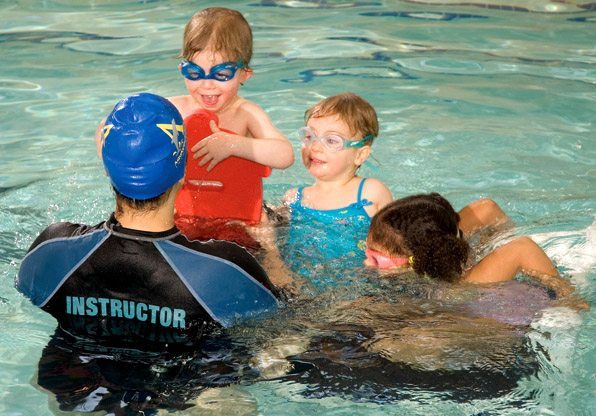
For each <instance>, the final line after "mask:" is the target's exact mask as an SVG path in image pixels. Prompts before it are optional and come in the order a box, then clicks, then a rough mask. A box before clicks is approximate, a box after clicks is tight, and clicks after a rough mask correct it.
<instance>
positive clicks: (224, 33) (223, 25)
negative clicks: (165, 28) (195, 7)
mask: <svg viewBox="0 0 596 416" xmlns="http://www.w3.org/2000/svg"><path fill="white" fill-rule="evenodd" d="M205 49H211V50H212V51H214V52H219V53H220V54H222V55H223V56H224V57H225V59H228V60H230V61H234V62H238V61H241V62H242V63H243V64H244V65H246V66H248V64H250V60H251V58H252V30H251V29H250V25H249V24H248V22H247V21H246V19H245V18H244V16H242V13H240V12H238V11H237V10H232V9H227V8H224V7H209V8H206V9H203V10H200V11H198V12H197V13H195V14H194V15H193V17H191V19H190V20H189V21H188V23H187V24H186V27H185V28H184V40H183V44H182V57H183V58H184V59H186V60H191V59H192V57H193V55H194V54H195V53H197V52H201V51H203V50H205Z"/></svg>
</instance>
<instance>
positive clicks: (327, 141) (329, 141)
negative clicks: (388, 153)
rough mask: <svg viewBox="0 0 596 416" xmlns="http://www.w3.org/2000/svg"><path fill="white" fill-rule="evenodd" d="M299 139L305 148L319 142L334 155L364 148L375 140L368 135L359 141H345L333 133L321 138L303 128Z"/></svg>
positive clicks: (310, 130)
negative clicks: (343, 151) (341, 151)
mask: <svg viewBox="0 0 596 416" xmlns="http://www.w3.org/2000/svg"><path fill="white" fill-rule="evenodd" d="M298 137H299V138H300V140H301V141H302V144H303V145H304V146H311V145H313V144H314V143H315V142H316V141H319V142H321V144H322V145H323V147H324V148H325V149H327V150H329V151H330V152H333V153H335V152H339V151H340V150H343V149H350V148H360V147H364V146H366V144H367V143H368V142H370V141H371V140H372V139H374V136H373V135H372V134H367V135H366V136H364V138H363V139H361V140H358V141H356V140H348V139H344V138H343V137H341V136H340V135H339V134H333V133H332V134H326V135H324V136H320V137H319V136H317V135H316V134H315V132H314V130H313V129H311V128H310V127H302V128H301V129H300V130H298Z"/></svg>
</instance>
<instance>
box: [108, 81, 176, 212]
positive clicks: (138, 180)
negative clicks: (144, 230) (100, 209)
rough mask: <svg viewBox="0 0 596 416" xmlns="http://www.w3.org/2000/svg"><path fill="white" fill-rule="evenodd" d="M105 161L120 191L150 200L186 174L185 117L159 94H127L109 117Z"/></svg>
mask: <svg viewBox="0 0 596 416" xmlns="http://www.w3.org/2000/svg"><path fill="white" fill-rule="evenodd" d="M101 146H102V159H103V163H104V167H105V169H106V172H107V173H108V176H109V177H110V181H111V182H112V186H113V187H114V189H115V190H116V192H117V193H119V194H121V195H123V196H125V197H127V198H130V199H133V200H140V201H144V200H149V199H152V198H155V197H158V196H160V195H161V194H163V193H165V192H166V191H168V190H169V189H170V188H171V187H172V186H173V185H174V184H176V182H178V181H179V180H180V179H182V177H183V176H184V168H185V165H186V140H185V137H184V124H183V120H182V116H181V115H180V113H179V112H178V110H177V109H176V107H174V105H173V104H172V103H170V102H169V101H168V100H166V99H165V98H163V97H160V96H158V95H155V94H149V93H141V94H136V95H132V96H130V97H127V98H124V99H123V100H121V101H120V102H118V104H116V106H115V107H114V109H113V110H112V112H111V113H110V115H109V116H108V118H107V119H106V122H105V125H104V130H103V134H102V144H101Z"/></svg>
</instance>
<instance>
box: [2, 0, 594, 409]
mask: <svg viewBox="0 0 596 416" xmlns="http://www.w3.org/2000/svg"><path fill="white" fill-rule="evenodd" d="M221 4H222V3H221V2H220V3H218V2H213V1H205V2H200V4H199V3H198V2H193V1H188V0H183V1H159V0H156V1H131V0H127V1H115V0H109V1H101V2H100V1H90V2H86V3H83V2H79V1H76V0H48V1H29V0H21V1H16V2H10V3H8V2H6V3H2V4H1V5H0V14H1V15H2V16H3V18H2V20H1V21H0V52H1V54H2V65H0V107H1V111H0V117H1V126H2V133H1V136H0V166H2V170H1V171H0V327H1V328H2V330H1V331H0V414H6V415H33V414H35V415H46V414H53V413H55V412H57V410H56V409H57V405H56V404H55V403H54V400H53V399H52V398H51V397H52V396H51V395H48V394H47V393H46V392H44V391H43V390H42V389H40V388H39V387H38V386H37V385H36V379H37V377H36V371H37V370H36V369H37V364H38V361H39V359H40V356H41V354H42V350H43V349H44V347H45V346H46V344H48V341H49V340H50V336H51V334H52V333H53V331H54V328H55V322H54V321H53V319H52V318H50V317H48V316H47V315H46V314H44V313H42V312H41V311H39V310H38V309H36V308H35V307H33V306H32V305H31V304H30V303H29V302H28V301H27V300H25V299H24V298H23V297H22V296H21V295H20V294H18V293H17V291H16V290H15V289H14V277H15V275H16V272H17V269H18V265H19V262H20V259H21V258H22V257H23V255H24V254H25V252H26V250H27V248H28V247H29V245H30V244H31V242H32V241H33V239H34V238H35V237H36V236H37V233H38V232H39V231H40V230H41V229H42V228H43V227H45V226H46V225H48V224H49V223H52V222H55V221H61V220H65V221H78V222H87V223H95V222H98V221H101V220H103V219H104V218H106V216H107V215H108V214H109V212H110V211H111V210H112V208H113V207H112V195H111V193H110V189H109V185H108V182H107V180H106V178H105V176H104V175H103V173H102V169H101V166H100V164H99V161H98V159H97V156H96V153H95V147H94V144H93V135H94V130H95V127H96V125H97V123H98V121H99V120H100V119H101V118H102V117H104V116H105V115H106V114H107V112H108V111H109V110H110V109H111V107H112V106H113V105H114V103H115V102H116V101H117V100H118V99H120V98H122V97H124V96H126V95H128V94H131V93H133V92H138V91H151V92H155V93H158V94H161V95H164V96H171V95H178V94H182V93H184V84H183V82H182V80H181V78H180V76H179V74H178V72H177V69H176V66H177V63H178V58H177V55H178V53H179V48H180V43H181V38H182V30H183V26H184V24H185V22H186V21H187V19H188V18H189V17H190V16H191V15H192V13H194V12H195V11H196V10H197V9H198V8H202V7H207V6H215V5H221ZM227 5H229V7H234V8H237V9H238V10H240V11H241V12H243V13H244V14H245V16H246V17H247V19H248V20H249V22H250V23H251V25H252V27H253V31H254V38H255V45H254V49H255V50H254V55H253V56H254V57H253V62H252V66H253V67H254V71H255V72H254V76H253V77H252V78H251V79H250V80H249V81H248V82H247V83H246V85H245V86H244V87H243V89H242V90H241V94H242V95H243V96H245V97H246V98H249V99H251V100H253V101H255V102H257V103H258V104H259V105H261V106H262V107H263V108H264V109H265V110H266V111H267V112H268V113H269V115H270V116H271V118H272V120H273V121H274V122H275V124H276V125H277V126H278V127H279V128H280V129H281V130H282V131H283V132H284V133H285V134H286V135H287V136H288V137H290V139H291V140H292V142H293V143H294V145H295V149H296V151H297V153H296V155H297V156H299V154H298V141H297V138H296V135H295V134H294V132H295V131H296V130H297V129H298V128H299V127H300V126H301V124H302V117H303V113H304V110H305V109H306V108H307V107H308V106H310V105H312V104H314V103H315V102H316V101H318V100H319V99H320V98H322V97H325V96H328V95H332V94H336V93H338V92H341V91H346V90H349V91H353V92H355V93H358V94H360V95H362V96H364V97H365V98H366V99H367V100H369V101H370V102H371V103H372V104H373V105H374V106H375V108H376V109H377V111H378V113H379V118H380V122H381V136H380V139H379V140H377V141H376V142H375V147H374V153H373V154H374V158H375V159H376V161H370V162H367V164H366V165H365V166H364V167H363V169H362V170H363V174H364V175H365V176H377V177H379V178H381V179H382V180H383V181H384V182H385V183H387V184H388V186H389V187H390V188H391V190H392V192H393V194H394V196H396V197H399V196H404V195H408V194H412V193H418V192H430V191H438V192H441V193H443V194H444V195H445V196H446V197H447V198H448V199H450V200H451V201H452V202H453V203H454V205H455V206H456V207H458V208H459V207H462V206H463V205H465V204H466V203H468V202H470V201H472V200H474V199H476V198H479V197H491V198H493V199H495V200H496V201H497V202H498V203H499V204H501V205H502V206H503V208H504V209H505V211H506V212H507V213H508V214H509V215H510V216H511V217H512V219H513V220H514V222H515V223H516V226H517V229H516V233H519V234H529V235H531V236H532V237H533V238H534V239H535V240H536V241H537V242H539V244H540V245H541V246H542V247H543V248H545V250H546V251H547V253H548V254H549V255H550V256H551V257H552V258H553V259H554V260H555V262H556V263H557V266H558V268H559V270H560V271H561V272H562V273H564V274H565V275H566V276H567V277H568V278H570V279H571V280H572V282H573V283H574V284H575V285H576V287H577V290H578V291H579V293H580V294H581V295H582V296H583V297H584V298H585V299H587V301H588V302H589V303H591V304H592V305H593V304H594V302H595V301H596V283H595V280H596V273H595V270H594V268H595V265H596V219H595V212H596V209H595V208H596V189H595V185H594V183H596V167H595V166H596V134H595V131H594V120H595V117H594V114H596V105H595V101H596V89H595V84H596V69H595V67H594V64H595V57H596V49H595V43H594V39H595V38H596V36H595V35H596V27H595V24H596V13H595V7H594V4H593V3H590V2H587V1H585V2H582V1H573V2H572V1H569V2H566V1H542V0H526V1H524V0H508V1H488V2H476V3H474V2H460V1H450V0H442V1H431V0H429V1H424V0H422V1H381V0H371V1H342V0H338V1H328V2H324V1H278V0H269V1H259V0H255V1H238V2H227ZM309 182H310V180H309V177H308V175H307V173H306V172H305V170H304V169H303V167H302V166H301V164H300V161H299V158H297V162H296V164H295V165H294V166H292V167H291V168H289V169H287V170H285V171H276V172H274V173H273V175H272V176H271V177H270V178H269V179H267V180H266V183H265V197H266V199H267V201H269V202H270V203H272V204H277V203H279V201H280V198H281V196H282V195H283V193H284V192H285V190H286V189H288V188H290V187H293V186H295V185H298V184H308V183H309ZM382 289H383V287H382V286H381V289H379V290H382ZM398 289H399V288H398ZM398 289H396V288H391V289H388V288H387V290H388V291H390V290H393V291H395V290H398ZM398 292H399V290H398ZM346 293H347V294H342V292H341V291H340V292H338V294H336V295H335V296H336V298H335V300H337V299H341V300H351V299H352V298H353V293H352V292H349V291H348V292H346ZM392 293H396V292H392ZM390 300H391V299H390ZM392 301H393V302H394V303H395V302H397V305H395V304H391V302H390V305H389V306H387V307H386V308H384V309H382V310H371V309H370V308H368V306H367V307H364V308H362V309H358V310H359V315H358V316H356V315H355V314H354V313H351V312H350V311H351V309H350V308H345V309H341V308H340V310H335V311H334V314H331V315H330V314H326V313H325V311H324V307H325V306H329V305H330V303H327V302H328V301H325V300H324V301H321V302H320V303H319V304H317V305H308V306H306V305H303V306H302V309H300V310H298V311H293V312H291V313H290V312H287V314H288V315H289V316H288V317H286V318H287V319H286V320H282V321H283V322H284V323H283V324H279V325H280V326H281V327H283V326H284V325H285V326H286V328H284V330H287V328H290V330H289V331H286V332H288V333H289V335H288V333H285V335H284V336H286V337H293V336H295V335H296V334H304V333H307V334H309V336H311V339H312V343H311V346H310V348H309V349H308V351H306V352H301V353H298V352H297V351H299V350H300V348H298V347H297V350H296V351H294V353H295V357H296V358H295V360H294V363H293V364H294V366H295V367H294V368H295V370H294V371H293V372H291V373H289V374H286V375H283V376H280V377H277V378H275V379H274V380H269V381H266V380H263V381H259V382H253V381H254V380H250V381H251V382H250V383H249V382H248V381H246V382H243V383H241V386H240V387H239V388H238V389H237V391H236V392H235V393H231V394H230V395H229V396H225V395H224V396H220V397H219V398H218V400H219V401H216V403H218V404H217V406H220V413H222V414H226V413H227V414H230V413H232V412H237V413H239V412H241V411H244V410H246V411H247V412H248V414H263V415H277V414H290V413H293V414H296V415H300V414H330V415H331V414H333V415H343V414H346V415H348V414H349V415H352V414H363V415H381V414H388V415H389V414H413V415H418V414H420V415H422V414H425V415H426V414H454V415H459V414H462V415H471V414H482V415H493V414H495V415H496V414H528V415H534V414H556V415H583V414H585V415H588V414H594V413H596V401H595V400H594V398H593V390H594V375H595V374H596V357H595V351H596V349H594V347H593V345H594V341H595V335H594V327H595V325H596V319H595V315H594V312H593V310H590V311H585V312H581V313H580V314H578V313H575V312H571V311H569V310H565V309H561V308H551V309H548V310H547V311H546V312H545V313H544V316H543V317H542V318H541V319H536V320H535V321H534V322H533V323H532V329H531V330H529V331H528V332H527V333H526V334H525V335H524V336H523V337H520V336H519V334H515V333H509V332H499V331H497V333H496V335H495V334H494V333H492V334H490V336H496V338H490V337H489V334H487V331H488V330H487V328H484V327H481V326H476V325H477V322H476V321H473V322H472V321H470V322H469V323H468V325H467V326H464V327H460V326H456V324H455V323H454V321H455V319H454V318H452V317H451V316H450V315H449V311H444V310H443V309H440V310H438V309H437V310H433V311H432V314H433V316H440V317H441V319H442V320H443V322H444V323H446V325H445V326H444V327H442V328H440V329H436V328H435V330H429V328H433V326H432V325H433V323H434V321H433V320H430V321H427V320H422V318H420V316H422V315H424V313H429V311H428V310H427V309H426V307H425V306H424V305H421V304H419V303H417V301H416V302H415V304H412V305H410V304H403V305H402V304H400V302H399V301H396V300H395V299H392ZM329 302H331V301H329ZM447 303H449V302H447ZM404 305H405V306H404ZM441 306H449V305H441ZM518 306H520V308H521V304H518ZM513 308H515V305H514V306H513ZM315 318H316V319H315ZM312 321H314V322H312ZM404 322H414V323H416V324H417V325H419V326H418V327H419V328H422V333H418V334H417V335H416V337H413V338H410V334H409V332H407V333H406V332H401V333H400V336H401V337H402V338H400V339H402V340H404V343H402V344H400V345H399V346H396V345H391V346H387V345H385V344H383V342H385V341H386V339H387V338H384V337H382V336H380V335H379V334H385V335H387V334H389V335H392V334H394V332H392V331H396V330H398V329H403V328H404ZM317 325H322V327H319V328H317ZM281 327H276V326H275V325H273V326H272V327H269V328H262V327H259V325H258V324H256V325H255V326H250V327H248V328H247V329H237V332H238V333H234V334H233V335H234V337H235V339H236V341H235V342H239V343H242V342H244V343H246V344H247V345H249V346H251V347H255V346H262V345H265V346H266V347H271V346H275V343H276V340H275V337H277V336H279V335H280V333H282V332H283V331H282V330H281ZM321 328H322V329H321ZM371 328H372V329H373V330H374V331H376V332H375V334H376V335H371V332H370V330H371ZM462 328H463V329H462ZM367 331H368V332H367ZM425 331H428V332H425ZM458 331H462V332H458ZM474 331H476V332H474ZM454 333H455V334H460V335H461V337H468V338H473V337H474V336H476V338H477V339H478V340H491V341H493V342H494V343H495V345H504V346H505V347H503V348H493V349H490V350H489V353H490V354H487V356H483V355H482V354H480V355H474V354H472V352H474V351H476V352H477V351H478V350H477V349H475V348H470V346H469V345H467V344H465V345H464V344H461V343H456V344H448V345H447V344H446V345H444V348H443V350H441V351H442V352H445V351H451V352H453V351H455V352H457V351H459V352H461V353H460V354H458V353H453V354H452V355H450V356H447V358H444V360H443V361H442V364H445V365H449V366H452V367H453V368H452V369H453V372H452V373H448V374H443V373H430V375H429V374H428V373H424V371H423V370H421V369H420V368H418V367H412V368H409V370H408V369H407V368H406V369H404V368H402V367H400V365H398V364H387V363H385V362H383V361H381V362H382V363H384V364H383V365H386V366H387V369H388V370H387V371H389V373H388V374H390V375H392V376H393V378H391V377H387V378H383V377H382V376H381V375H380V374H381V373H380V372H379V368H381V367H380V366H381V364H379V362H378V361H375V360H379V356H378V354H376V353H373V350H374V349H375V348H376V350H374V351H379V350H382V351H384V353H385V354H388V353H389V352H390V351H398V352H399V354H400V356H401V357H402V358H403V359H404V360H406V356H407V359H409V360H411V362H415V363H418V364H420V365H423V364H427V365H431V364H432V363H435V364H436V361H432V359H436V358H437V356H436V354H435V355H433V351H429V350H424V349H420V348H418V347H412V348H406V347H407V346H408V345H409V344H408V342H410V340H413V341H412V342H420V340H421V339H422V338H420V336H421V334H422V336H424V337H426V338H424V339H426V340H430V341H432V342H438V340H442V339H444V338H442V334H451V335H452V334H454ZM485 334H486V336H484V335H485ZM292 339H294V338H292ZM430 341H429V342H430ZM300 342H303V341H301V340H298V341H296V344H300ZM364 343H367V346H369V347H370V348H369V350H363V349H362V345H363V344H364ZM286 344H287V345H290V344H292V343H291V342H286ZM287 345H286V347H287ZM398 347H399V348H398ZM288 348H289V347H288ZM391 348H393V350H391ZM437 348H439V349H441V348H442V347H440V346H439V347H437ZM483 348H484V347H483ZM266 349H267V348H265V350H266ZM481 350H482V351H484V349H481ZM434 352H436V351H434ZM466 352H467V353H470V354H472V355H471V356H468V355H465V354H466ZM425 353H427V354H429V355H428V357H433V358H432V359H431V358H428V359H425V356H424V354H425ZM333 354H335V355H333ZM417 354H419V355H417ZM330 356H334V357H336V359H335V360H330V359H329V357H330ZM469 360H471V361H472V362H473V361H474V360H476V363H477V364H478V363H479V364H478V366H476V367H474V366H472V367H466V365H467V364H469V362H470V361H469ZM510 360H513V361H514V362H513V363H512V361H510ZM516 360H517V361H516ZM317 363H318V364H321V366H320V367H317V366H316V365H315V364H317ZM479 366H480V367H482V366H485V367H487V366H488V368H490V369H496V370H499V369H500V368H501V367H500V366H503V369H504V370H503V374H505V375H504V376H503V377H501V378H496V376H495V374H496V373H497V372H498V371H494V372H489V373H490V374H492V375H493V376H495V378H494V380H493V381H495V383H497V382H498V381H499V380H501V381H502V382H503V383H504V384H503V385H502V387H503V388H502V390H498V392H497V393H496V394H482V391H481V390H480V389H479V388H478V386H480V385H482V383H481V381H482V377H483V376H485V375H486V374H488V373H482V371H478V368H480V367H479ZM462 369H463V370H462ZM466 369H467V370H466ZM485 369H486V368H485ZM325 371H326V372H327V373H325ZM457 371H461V372H457ZM508 371H510V372H511V373H508ZM398 375H399V376H400V377H397V376H398ZM443 376H444V377H443ZM456 380H460V381H461V380H463V381H465V380H467V381H468V383H469V385H466V383H464V382H463V381H462V383H463V384H461V385H456V384H457V383H456V382H455V381H456ZM476 382H477V383H476ZM508 383H509V384H511V385H509V384H508ZM489 387H490V386H484V391H485V392H486V391H493V390H491V388H489ZM454 391H455V392H456V394H454V393H453V392H454ZM446 392H447V393H446ZM217 406H216V407H217ZM226 406H227V407H226ZM230 407H231V408H232V409H234V410H230ZM255 409H256V410H255ZM192 411H193V410H192V409H188V410H181V411H180V413H181V414H185V413H188V414H193V413H192ZM194 411H195V414H201V413H196V412H198V410H197V409H195V410H194ZM251 412H252V413H251Z"/></svg>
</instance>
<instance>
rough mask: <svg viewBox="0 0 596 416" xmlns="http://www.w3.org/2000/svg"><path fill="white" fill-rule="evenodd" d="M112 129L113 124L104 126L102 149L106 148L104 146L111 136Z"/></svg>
mask: <svg viewBox="0 0 596 416" xmlns="http://www.w3.org/2000/svg"><path fill="white" fill-rule="evenodd" d="M112 127H114V125H113V124H107V125H105V126H103V128H102V132H101V147H103V146H104V144H105V142H106V138H107V137H108V134H110V130H112Z"/></svg>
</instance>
